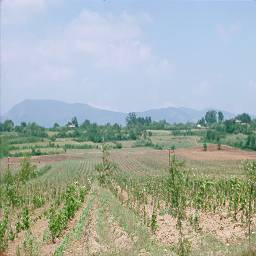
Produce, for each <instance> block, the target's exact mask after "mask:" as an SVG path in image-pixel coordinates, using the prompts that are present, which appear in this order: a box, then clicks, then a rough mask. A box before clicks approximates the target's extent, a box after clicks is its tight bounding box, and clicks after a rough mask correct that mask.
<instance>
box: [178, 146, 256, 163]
mask: <svg viewBox="0 0 256 256" xmlns="http://www.w3.org/2000/svg"><path fill="white" fill-rule="evenodd" d="M175 154H176V155H178V156H181V157H184V158H188V159H191V160H199V161H204V160H205V161H207V160H219V161H221V160H223V161H225V160H247V159H248V160H256V152H253V151H245V150H241V149H237V148H233V147H229V146H222V147H221V150H218V149H217V146H216V145H208V149H207V151H204V150H203V147H194V148H186V149H178V150H176V151H175Z"/></svg>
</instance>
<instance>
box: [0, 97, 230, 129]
mask: <svg viewBox="0 0 256 256" xmlns="http://www.w3.org/2000/svg"><path fill="white" fill-rule="evenodd" d="M206 111H207V110H195V109H190V108H184V107H180V108H176V107H169V108H160V109H151V110H148V111H144V112H137V113H136V114H137V115H138V116H142V117H145V116H151V118H152V120H154V121H159V120H163V119H165V120H166V121H167V122H170V123H185V122H196V121H198V120H199V119H200V118H202V117H203V116H204V115H205V113H206ZM223 113H224V115H225V117H226V118H231V117H233V116H234V114H232V113H228V112H225V111H223ZM74 116H76V117H77V119H78V121H79V122H80V123H81V122H83V121H84V120H86V119H88V120H90V121H91V122H95V123H98V124H106V123H112V124H113V123H118V124H122V125H124V124H125V118H126V116H127V113H122V112H115V111H109V110H103V109H99V108H95V107H92V106H90V105H88V104H82V103H73V104H70V103H65V102H62V101H56V100H24V101H22V102H21V103H19V104H17V105H15V106H14V107H13V108H12V109H11V110H10V111H9V112H8V113H6V114H5V115H4V116H3V117H2V118H1V120H2V121H4V120H6V119H11V120H13V121H14V122H15V123H16V124H19V123H20V122H22V121H24V122H36V123H38V124H40V125H42V126H45V127H51V126H52V125H53V124H54V123H55V122H57V123H59V124H61V125H64V124H66V123H67V122H68V121H70V120H71V118H72V117H74Z"/></svg>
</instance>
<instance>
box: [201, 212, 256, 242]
mask: <svg viewBox="0 0 256 256" xmlns="http://www.w3.org/2000/svg"><path fill="white" fill-rule="evenodd" d="M199 225H200V228H201V229H202V231H203V232H207V233H210V234H212V235H213V236H215V237H216V238H217V239H219V240H220V241H222V242H224V243H227V244H234V243H237V242H240V241H241V240H242V239H245V238H246V237H247V234H248V228H247V225H246V224H245V223H242V222H240V221H234V219H233V218H232V217H229V216H228V214H227V213H225V212H220V213H204V212H203V213H201V216H200V224H199ZM251 228H252V230H253V231H256V216H254V217H253V218H252V227H251Z"/></svg>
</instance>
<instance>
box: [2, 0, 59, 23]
mask: <svg viewBox="0 0 256 256" xmlns="http://www.w3.org/2000/svg"><path fill="white" fill-rule="evenodd" d="M61 1H63V0H2V21H3V24H20V23H23V22H25V21H27V20H29V19H30V18H31V17H34V16H35V15H38V14H40V13H42V12H43V11H45V10H46V9H47V7H48V6H50V5H55V4H58V3H60V2H61Z"/></svg>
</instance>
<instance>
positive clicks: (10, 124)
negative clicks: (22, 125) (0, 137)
mask: <svg viewBox="0 0 256 256" xmlns="http://www.w3.org/2000/svg"><path fill="white" fill-rule="evenodd" d="M13 129H14V123H13V121H12V120H6V121H5V122H4V123H3V130H4V131H6V132H11V131H13Z"/></svg>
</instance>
